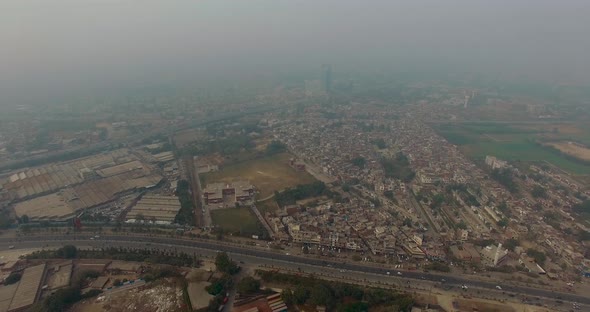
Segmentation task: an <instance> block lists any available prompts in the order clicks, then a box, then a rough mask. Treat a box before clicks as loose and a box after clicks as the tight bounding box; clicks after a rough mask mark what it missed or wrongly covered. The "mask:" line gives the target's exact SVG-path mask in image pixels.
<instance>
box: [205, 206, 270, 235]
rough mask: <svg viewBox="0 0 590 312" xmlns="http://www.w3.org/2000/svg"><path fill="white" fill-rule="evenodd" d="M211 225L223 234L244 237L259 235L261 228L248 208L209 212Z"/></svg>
mask: <svg viewBox="0 0 590 312" xmlns="http://www.w3.org/2000/svg"><path fill="white" fill-rule="evenodd" d="M211 219H212V220H213V224H215V225H216V226H219V227H220V228H222V229H223V230H224V231H225V232H230V233H240V234H241V235H244V236H250V235H260V234H261V233H260V232H261V226H260V224H259V222H258V219H257V218H256V216H255V215H254V214H253V213H252V212H251V211H250V209H249V208H245V207H243V208H228V209H219V210H212V211H211Z"/></svg>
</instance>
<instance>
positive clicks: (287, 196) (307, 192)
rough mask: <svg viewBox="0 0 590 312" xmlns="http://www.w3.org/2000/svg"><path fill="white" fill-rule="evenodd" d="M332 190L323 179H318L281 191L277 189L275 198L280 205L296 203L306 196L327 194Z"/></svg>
mask: <svg viewBox="0 0 590 312" xmlns="http://www.w3.org/2000/svg"><path fill="white" fill-rule="evenodd" d="M329 192H330V190H328V189H327V187H326V184H324V182H321V181H316V182H313V183H311V184H300V185H297V186H296V187H294V188H288V189H286V190H284V191H283V192H281V193H279V192H276V191H275V200H276V201H277V204H279V206H281V207H283V206H286V205H292V204H295V202H296V201H298V200H302V199H305V198H310V197H316V196H321V195H327V194H328V193H329Z"/></svg>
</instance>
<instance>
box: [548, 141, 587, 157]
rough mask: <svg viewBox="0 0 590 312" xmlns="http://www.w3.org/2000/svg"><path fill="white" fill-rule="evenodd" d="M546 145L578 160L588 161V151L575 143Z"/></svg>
mask: <svg viewBox="0 0 590 312" xmlns="http://www.w3.org/2000/svg"><path fill="white" fill-rule="evenodd" d="M547 145H550V146H553V147H554V148H556V149H558V150H560V151H561V152H562V153H565V154H568V155H570V156H573V157H576V158H578V159H581V160H586V161H590V149H589V148H587V147H585V146H582V145H580V144H577V143H575V142H551V143H547Z"/></svg>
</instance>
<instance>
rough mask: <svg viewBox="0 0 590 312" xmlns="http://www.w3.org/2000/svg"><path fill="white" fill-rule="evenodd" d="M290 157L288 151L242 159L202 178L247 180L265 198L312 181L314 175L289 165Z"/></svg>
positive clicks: (228, 180) (209, 180)
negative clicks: (246, 159)
mask: <svg viewBox="0 0 590 312" xmlns="http://www.w3.org/2000/svg"><path fill="white" fill-rule="evenodd" d="M291 157H293V156H292V155H290V154H288V153H281V154H278V155H274V156H270V157H264V158H259V159H254V160H249V161H244V162H240V163H237V164H232V165H229V166H225V167H223V168H221V169H220V171H218V172H211V173H206V174H203V179H204V180H205V184H207V183H213V182H232V181H237V180H249V181H250V182H251V183H252V184H253V185H254V186H255V187H256V188H257V189H258V191H259V192H260V194H259V198H266V197H268V196H270V195H272V194H273V193H274V192H275V191H281V190H283V189H285V188H288V187H294V186H297V185H299V184H308V183H312V182H314V181H315V179H314V177H313V176H312V175H310V174H309V173H307V172H305V171H296V170H295V169H294V168H293V167H291V166H289V159H290V158H291Z"/></svg>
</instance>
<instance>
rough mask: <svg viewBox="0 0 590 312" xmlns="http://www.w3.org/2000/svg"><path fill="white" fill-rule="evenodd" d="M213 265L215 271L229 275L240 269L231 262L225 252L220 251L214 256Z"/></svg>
mask: <svg viewBox="0 0 590 312" xmlns="http://www.w3.org/2000/svg"><path fill="white" fill-rule="evenodd" d="M215 267H216V268H217V271H219V272H223V273H227V274H231V275H233V274H236V273H238V272H239V271H240V267H238V265H237V264H236V263H235V262H233V261H232V260H231V259H230V258H229V256H228V255H227V253H225V252H220V253H218V254H217V256H215Z"/></svg>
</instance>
